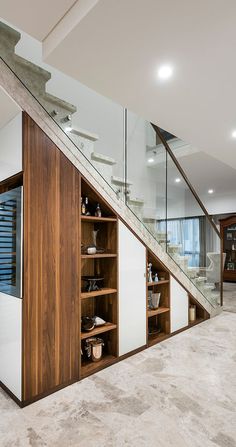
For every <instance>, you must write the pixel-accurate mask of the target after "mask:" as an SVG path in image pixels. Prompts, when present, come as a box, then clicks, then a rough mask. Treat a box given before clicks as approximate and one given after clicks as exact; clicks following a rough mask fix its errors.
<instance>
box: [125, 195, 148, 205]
mask: <svg viewBox="0 0 236 447" xmlns="http://www.w3.org/2000/svg"><path fill="white" fill-rule="evenodd" d="M128 203H129V204H130V205H139V206H142V205H144V203H145V202H144V200H143V199H139V198H138V197H132V196H131V197H129V198H128Z"/></svg>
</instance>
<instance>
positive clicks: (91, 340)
mask: <svg viewBox="0 0 236 447" xmlns="http://www.w3.org/2000/svg"><path fill="white" fill-rule="evenodd" d="M81 196H82V198H81V210H80V215H81V293H80V314H81V333H80V338H81V377H86V376H88V375H90V374H92V373H93V372H95V371H98V370H100V369H102V368H103V367H105V366H108V365H110V364H111V363H113V362H114V361H116V359H117V355H118V346H117V344H118V337H117V333H118V311H117V306H118V301H117V258H118V253H117V218H116V216H115V215H114V214H113V213H112V212H111V210H110V209H109V207H108V206H107V205H106V204H105V202H104V201H102V202H101V199H100V197H98V195H97V194H96V192H95V191H94V190H93V189H92V188H91V187H90V186H89V185H88V184H87V183H86V182H85V181H84V180H83V179H82V180H81ZM85 203H86V206H84V205H85ZM82 213H83V214H82ZM93 344H94V346H97V345H98V346H97V352H98V358H94V357H93V355H92V350H93ZM94 349H95V348H94Z"/></svg>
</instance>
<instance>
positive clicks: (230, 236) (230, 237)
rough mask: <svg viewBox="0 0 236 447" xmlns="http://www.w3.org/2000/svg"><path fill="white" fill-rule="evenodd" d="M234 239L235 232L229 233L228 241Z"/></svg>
mask: <svg viewBox="0 0 236 447" xmlns="http://www.w3.org/2000/svg"><path fill="white" fill-rule="evenodd" d="M232 239H233V234H232V233H227V241H232Z"/></svg>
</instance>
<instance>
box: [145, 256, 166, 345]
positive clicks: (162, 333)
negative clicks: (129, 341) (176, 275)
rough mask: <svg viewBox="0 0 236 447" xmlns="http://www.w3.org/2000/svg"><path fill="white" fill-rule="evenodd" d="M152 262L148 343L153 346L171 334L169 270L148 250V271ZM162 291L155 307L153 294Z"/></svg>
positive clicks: (148, 309) (149, 282) (148, 297)
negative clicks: (156, 276) (156, 277)
mask: <svg viewBox="0 0 236 447" xmlns="http://www.w3.org/2000/svg"><path fill="white" fill-rule="evenodd" d="M150 263H151V264H152V267H151V269H152V281H149V279H150V278H148V274H147V344H148V346H152V345H154V344H155V343H158V342H160V341H162V340H164V339H165V338H167V337H168V336H169V334H170V278H169V272H168V271H167V270H166V268H165V267H164V266H163V265H162V263H161V262H160V261H159V259H158V258H157V257H156V256H155V255H154V254H153V253H151V252H150V251H149V250H147V271H148V265H149V264H150ZM155 274H157V275H158V282H156V281H154V277H155ZM159 293H160V302H159V305H158V307H157V308H153V307H152V305H153V303H154V300H153V299H151V296H152V297H153V294H159Z"/></svg>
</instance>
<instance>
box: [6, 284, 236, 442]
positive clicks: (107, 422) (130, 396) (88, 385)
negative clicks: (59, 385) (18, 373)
mask: <svg viewBox="0 0 236 447" xmlns="http://www.w3.org/2000/svg"><path fill="white" fill-rule="evenodd" d="M227 287H228V286H227ZM231 292H232V291H231ZM226 294H228V299H230V297H229V294H230V290H227V291H226ZM231 304H232V303H231ZM0 446H1V447H12V446H14V447H27V446H31V447H41V446H50V447H70V446H78V447H103V446H104V447H105V446H106V447H118V446H119V447H120V446H122V447H123V446H124V447H133V446H135V447H153V446H155V447H217V446H218V447H235V446H236V313H232V312H223V313H222V314H221V315H219V316H217V317H215V318H213V319H212V320H208V321H206V322H204V323H202V324H201V325H198V326H195V327H193V328H192V329H190V330H188V331H186V332H182V333H180V334H179V335H177V336H175V337H173V338H170V339H169V340H166V341H164V342H163V343H161V344H159V345H157V346H154V347H153V348H150V349H147V350H145V351H143V352H141V353H139V354H137V355H135V356H133V357H130V358H129V359H127V360H125V361H123V362H120V363H118V364H117V365H114V366H112V367H110V368H108V369H106V370H104V371H101V372H100V373H98V374H96V375H94V376H92V377H91V378H88V379H85V380H83V381H81V382H80V383H77V384H74V385H72V386H70V387H68V388H66V389H64V390H61V391H59V392H58V393H56V394H54V395H51V396H49V397H47V398H45V399H43V400H41V401H39V402H37V403H35V404H33V405H31V406H29V407H27V408H24V409H23V410H21V409H19V408H18V407H17V406H16V405H15V403H14V402H12V401H11V400H10V399H9V398H8V397H7V396H6V395H5V393H3V392H2V391H0Z"/></svg>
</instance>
